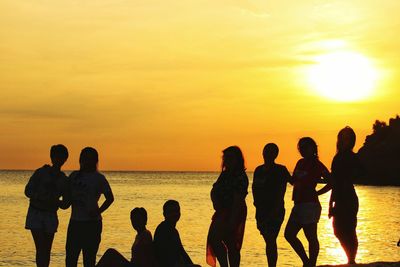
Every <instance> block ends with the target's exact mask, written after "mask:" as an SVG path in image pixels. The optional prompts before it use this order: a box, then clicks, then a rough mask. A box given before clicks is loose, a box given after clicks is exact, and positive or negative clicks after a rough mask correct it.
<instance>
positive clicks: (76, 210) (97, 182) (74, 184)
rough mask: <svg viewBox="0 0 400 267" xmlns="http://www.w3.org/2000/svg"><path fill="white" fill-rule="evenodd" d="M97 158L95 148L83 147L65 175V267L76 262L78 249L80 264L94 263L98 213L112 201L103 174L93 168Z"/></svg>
mask: <svg viewBox="0 0 400 267" xmlns="http://www.w3.org/2000/svg"><path fill="white" fill-rule="evenodd" d="M98 161H99V155H98V153H97V151H96V149H94V148H92V147H86V148H84V149H83V150H82V152H81V154H80V157H79V163H80V170H79V171H75V172H72V173H71V175H70V177H69V178H70V183H71V203H72V212H71V219H70V221H69V225H68V232H67V244H66V260H65V261H66V266H67V267H76V266H77V263H78V258H79V254H80V253H81V251H82V252H83V266H85V267H94V266H95V264H96V254H97V251H98V249H99V244H100V240H101V231H102V217H101V213H103V212H104V211H105V210H106V209H107V208H108V207H109V206H110V205H111V203H112V202H113V201H114V196H113V193H112V191H111V187H110V185H109V184H108V181H107V179H106V177H104V175H103V174H101V173H100V172H98V170H97V163H98ZM101 194H103V195H104V197H105V201H104V202H103V203H102V204H101V206H100V207H99V205H98V201H99V198H100V195H101Z"/></svg>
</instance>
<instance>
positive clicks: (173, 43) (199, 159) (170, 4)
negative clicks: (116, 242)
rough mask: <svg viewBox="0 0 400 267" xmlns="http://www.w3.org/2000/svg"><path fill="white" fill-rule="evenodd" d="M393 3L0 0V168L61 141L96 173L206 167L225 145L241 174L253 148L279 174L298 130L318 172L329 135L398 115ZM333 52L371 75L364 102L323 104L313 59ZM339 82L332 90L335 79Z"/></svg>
mask: <svg viewBox="0 0 400 267" xmlns="http://www.w3.org/2000/svg"><path fill="white" fill-rule="evenodd" d="M398 10H400V2H399V1H396V0H391V1H389V0H385V1H379V2H376V1H372V0H363V1H361V0H357V1H356V0H353V1H329V3H326V2H324V1H321V2H318V1H317V2H316V1H311V0H306V1H289V2H288V1H261V0H260V1H258V0H257V1H255V0H249V1H237V0H223V1H209V0H204V1H194V0H188V1H175V0H171V1H159V0H149V1H111V0H96V1H94V0H89V1H66V0H60V1H48V0H37V1H32V0H26V1H12V0H4V1H1V2H0V23H1V25H2V27H0V40H1V42H0V62H1V64H0V101H1V105H0V127H1V131H0V133H1V138H0V151H1V153H0V168H1V169H32V168H37V167H39V166H40V165H41V164H43V163H45V162H48V150H49V147H50V145H52V144H55V143H63V144H65V145H67V146H68V148H69V150H70V154H71V157H70V159H69V161H68V162H67V164H66V166H65V168H67V169H75V168H77V167H78V155H79V152H80V150H81V149H82V148H83V147H84V146H94V147H96V148H97V149H98V150H99V152H100V166H99V167H100V169H102V170H104V169H114V170H218V169H219V167H220V159H221V150H222V149H224V148H225V147H227V146H229V145H239V146H240V147H241V148H242V149H243V152H244V154H245V158H246V162H247V167H248V170H253V169H254V167H255V166H257V165H258V164H260V163H262V158H261V150H262V148H263V146H264V144H265V143H267V142H276V143H277V144H278V146H279V147H280V155H279V158H278V162H280V163H282V164H285V165H287V166H288V167H289V169H292V168H293V167H294V164H295V162H296V161H297V160H298V158H299V155H298V153H297V151H296V143H297V141H298V139H299V138H300V137H302V136H305V135H308V136H312V137H314V138H315V140H316V141H317V143H318V144H319V149H320V155H321V159H322V161H323V162H324V163H326V165H328V166H329V165H330V161H331V159H332V157H333V155H334V152H335V142H336V141H335V139H336V134H337V132H338V130H339V129H341V128H342V127H344V126H346V125H349V126H352V127H353V128H354V129H355V131H356V133H357V134H358V141H357V148H358V147H360V146H361V145H362V143H363V141H364V138H365V136H366V135H367V134H369V133H370V132H371V128H372V123H373V122H374V121H375V120H376V119H381V120H388V119H389V118H390V117H393V116H395V115H396V114H398V113H399V111H400V110H399V105H398V104H399V102H398V99H400V88H399V87H400V78H399V77H400V75H399V74H400V73H399V67H400V61H399V58H400V54H399V53H400V52H399V49H398V47H400V37H399V35H398V29H399V27H400V22H399V21H398V19H397V17H398V16H397V13H396V12H397V11H398ZM340 49H342V50H343V49H345V51H352V52H354V53H356V54H359V55H362V56H363V57H365V58H366V59H367V60H368V62H371V64H372V65H373V67H374V69H376V70H377V73H379V79H376V82H375V83H374V86H373V88H372V89H371V90H373V92H372V93H371V95H370V96H369V97H366V98H364V99H359V100H357V101H347V102H343V101H336V100H334V99H332V98H326V97H324V96H323V95H321V94H320V93H318V92H316V91H315V88H313V86H312V85H310V81H309V76H308V74H307V73H308V70H309V69H310V67H312V66H313V65H315V64H316V58H318V57H321V56H323V55H329V54H332V53H335V52H336V51H338V50H340ZM342 84H346V83H345V82H343V83H342Z"/></svg>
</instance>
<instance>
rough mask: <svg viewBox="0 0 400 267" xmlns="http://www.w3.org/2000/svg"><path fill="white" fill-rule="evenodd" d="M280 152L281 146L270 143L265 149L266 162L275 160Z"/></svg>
mask: <svg viewBox="0 0 400 267" xmlns="http://www.w3.org/2000/svg"><path fill="white" fill-rule="evenodd" d="M278 154H279V148H278V146H277V145H276V144H274V143H268V144H266V145H265V146H264V149H263V158H264V162H265V163H273V162H275V159H276V157H277V156H278Z"/></svg>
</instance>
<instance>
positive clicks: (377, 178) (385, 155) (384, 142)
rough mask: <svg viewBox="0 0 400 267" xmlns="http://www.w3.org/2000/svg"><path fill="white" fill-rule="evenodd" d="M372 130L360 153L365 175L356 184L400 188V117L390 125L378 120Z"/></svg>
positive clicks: (391, 121) (394, 119)
mask: <svg viewBox="0 0 400 267" xmlns="http://www.w3.org/2000/svg"><path fill="white" fill-rule="evenodd" d="M372 129H373V133H372V134H371V135H368V136H367V137H366V139H365V142H364V145H363V146H362V147H361V148H360V150H359V151H358V155H359V157H360V160H361V162H362V163H363V165H364V166H365V174H364V175H362V177H359V178H358V179H357V181H356V182H357V183H361V184H373V185H397V186H400V117H399V115H397V116H396V117H395V118H391V119H390V120H389V124H387V123H386V122H384V121H379V120H376V121H375V123H374V125H373V127H372Z"/></svg>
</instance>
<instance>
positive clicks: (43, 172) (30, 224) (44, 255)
mask: <svg viewBox="0 0 400 267" xmlns="http://www.w3.org/2000/svg"><path fill="white" fill-rule="evenodd" d="M50 159H51V165H47V164H46V165H44V166H43V167H41V168H39V169H37V170H36V171H35V172H34V173H33V175H32V176H31V178H30V179H29V182H28V184H27V185H26V186H25V195H26V196H27V197H28V198H29V208H28V214H27V216H26V223H25V228H26V229H29V230H31V233H32V237H33V241H34V242H35V247H36V266H38V267H47V266H49V264H50V252H51V246H52V244H53V239H54V234H55V232H57V228H58V217H57V210H58V208H59V207H61V208H63V209H66V208H68V204H67V203H66V199H67V198H68V197H67V196H66V194H67V192H68V180H67V177H66V176H65V174H64V173H63V172H62V171H61V167H62V166H63V165H64V163H65V162H66V161H67V159H68V149H67V148H66V147H65V146H64V145H61V144H59V145H53V146H52V147H51V149H50ZM60 197H62V201H61V200H60Z"/></svg>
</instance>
